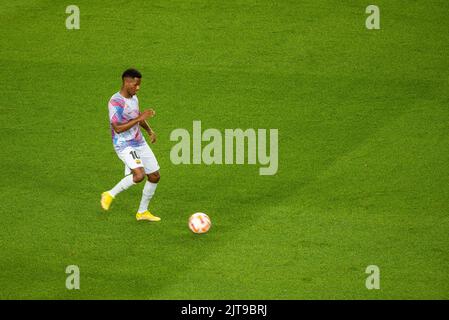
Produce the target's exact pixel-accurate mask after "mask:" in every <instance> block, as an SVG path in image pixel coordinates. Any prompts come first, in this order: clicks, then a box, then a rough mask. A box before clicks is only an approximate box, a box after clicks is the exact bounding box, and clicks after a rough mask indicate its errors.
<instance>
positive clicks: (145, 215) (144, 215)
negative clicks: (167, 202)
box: [136, 210, 161, 222]
mask: <svg viewBox="0 0 449 320" xmlns="http://www.w3.org/2000/svg"><path fill="white" fill-rule="evenodd" d="M136 219H137V221H140V220H148V221H153V222H156V221H161V218H159V217H156V216H153V215H152V214H151V212H150V211H148V210H147V211H145V212H142V213H139V212H137V213H136Z"/></svg>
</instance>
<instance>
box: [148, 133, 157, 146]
mask: <svg viewBox="0 0 449 320" xmlns="http://www.w3.org/2000/svg"><path fill="white" fill-rule="evenodd" d="M148 135H149V136H150V142H151V143H155V142H156V133H154V131H153V130H151V131H150V130H149V131H148Z"/></svg>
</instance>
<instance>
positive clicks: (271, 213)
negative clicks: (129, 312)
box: [0, 0, 449, 299]
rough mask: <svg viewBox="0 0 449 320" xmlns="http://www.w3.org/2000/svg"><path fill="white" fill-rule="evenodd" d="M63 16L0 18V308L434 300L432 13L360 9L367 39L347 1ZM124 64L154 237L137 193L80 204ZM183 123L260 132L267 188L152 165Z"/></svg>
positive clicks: (98, 173) (159, 4) (49, 11)
mask: <svg viewBox="0 0 449 320" xmlns="http://www.w3.org/2000/svg"><path fill="white" fill-rule="evenodd" d="M69 4H72V3H68V2H66V1H49V0H48V1H31V0H26V1H10V2H5V3H3V4H2V10H1V12H0V17H1V19H0V25H1V30H2V38H1V40H0V41H1V51H0V61H1V68H0V70H1V71H0V75H1V78H2V85H1V86H0V93H1V96H2V101H1V102H0V111H1V127H0V130H1V134H0V141H1V144H0V145H1V151H0V152H1V168H2V173H1V184H0V198H1V201H0V213H1V219H0V230H1V232H0V298H2V299H33V298H40V299H54V298H56V299H104V298H107V299H109V298H122V299H132V298H137V299H415V298H416V299H448V298H449V272H448V266H449V241H448V235H449V209H448V208H449V205H448V201H449V187H448V182H449V139H448V132H449V102H448V101H449V94H448V93H449V71H448V70H449V3H448V2H447V1H443V0H440V1H430V2H429V1H399V0H398V1H385V0H378V1H376V2H375V3H373V4H376V5H378V6H379V8H380V19H381V20H380V21H381V29H380V30H367V29H366V27H365V20H366V18H367V17H368V14H366V13H365V9H366V7H367V6H368V5H369V4H372V3H371V2H367V1H360V0H356V1H349V0H347V1H340V0H338V1H337V0H320V1H316V0H304V1H299V0H294V1H254V0H246V1H107V2H100V1H87V0H77V1H74V2H73V4H76V5H78V6H79V8H80V14H81V15H80V18H81V19H80V22H81V24H80V30H67V29H66V27H65V20H66V17H67V16H68V14H66V13H65V9H66V6H67V5H69ZM130 66H133V67H136V68H138V69H139V70H140V71H141V72H142V73H143V79H142V88H141V90H140V92H139V99H140V105H141V108H146V107H154V108H155V110H156V112H157V114H156V117H155V118H154V119H153V120H151V125H152V126H153V128H154V129H155V131H156V132H157V134H158V142H157V144H156V145H154V146H153V147H152V148H153V150H154V152H155V154H156V156H157V158H158V160H159V163H160V165H161V181H160V183H159V187H158V189H157V191H156V195H155V197H154V198H153V200H152V203H151V206H150V207H151V209H152V211H153V212H154V213H156V214H158V215H160V216H161V217H162V219H163V220H162V222H161V223H159V224H150V223H138V222H136V221H135V218H134V214H135V212H136V210H137V206H138V203H139V201H140V195H141V190H142V185H139V186H136V187H134V188H133V189H130V190H128V191H127V192H125V193H122V194H120V195H119V196H118V197H117V200H116V201H115V202H114V203H113V207H112V209H111V210H110V211H109V212H107V213H104V212H102V210H101V209H100V206H99V199H100V193H101V192H102V191H104V190H106V189H109V188H111V187H112V186H113V185H114V184H115V183H116V182H118V181H119V179H121V177H122V176H123V164H122V163H121V161H120V160H119V159H118V158H117V157H116V155H115V152H114V151H113V148H112V144H111V140H110V133H109V127H108V119H107V102H108V99H109V98H110V96H111V95H112V94H113V93H114V92H116V91H118V89H119V87H120V74H121V72H122V71H123V70H124V69H126V68H128V67H130ZM194 120H201V121H202V126H203V128H217V129H219V130H221V131H223V130H224V129H226V128H231V129H232V128H242V129H246V128H255V129H257V128H264V129H270V128H273V129H278V130H279V170H278V173H277V174H276V175H274V176H260V175H259V174H258V170H259V166H258V165H211V166H207V165H204V164H202V165H178V166H177V165H174V164H172V162H171V161H170V150H171V148H172V146H173V145H174V142H171V141H170V140H169V136H170V133H171V132H172V130H174V129H176V128H186V129H188V130H189V131H191V130H192V121H194ZM197 211H203V212H206V213H208V214H209V215H210V217H211V219H212V222H213V226H212V229H211V230H210V232H209V233H208V234H205V235H194V234H192V233H191V232H190V231H189V230H188V228H187V220H188V217H189V216H190V214H192V213H193V212H197ZM68 265H77V266H79V268H80V272H81V280H80V285H81V289H80V290H67V289H66V287H65V281H66V277H67V274H66V273H65V268H66V266H68ZM368 265H377V266H378V267H379V268H380V289H379V290H368V289H367V288H366V287H365V280H366V278H367V277H368V275H367V274H366V273H365V269H366V267H367V266H368Z"/></svg>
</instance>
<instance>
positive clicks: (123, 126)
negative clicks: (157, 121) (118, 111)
mask: <svg viewBox="0 0 449 320" xmlns="http://www.w3.org/2000/svg"><path fill="white" fill-rule="evenodd" d="M152 116H154V110H153V109H148V110H145V111H144V112H142V113H141V114H140V115H139V116H138V117H137V118H135V119H132V120H130V121H128V122H125V123H111V125H112V128H113V129H114V131H115V132H117V133H121V132H124V131H127V130H129V129H130V128H132V127H134V126H135V125H136V124H138V123H141V122H145V120H146V119H148V118H150V117H152Z"/></svg>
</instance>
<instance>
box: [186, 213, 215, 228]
mask: <svg viewBox="0 0 449 320" xmlns="http://www.w3.org/2000/svg"><path fill="white" fill-rule="evenodd" d="M211 225H212V223H211V222H210V218H209V216H208V215H207V214H205V213H202V212H197V213H194V214H192V215H191V216H190V218H189V228H190V230H192V232H193V233H206V232H207V231H208V230H209V228H210V226H211Z"/></svg>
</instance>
